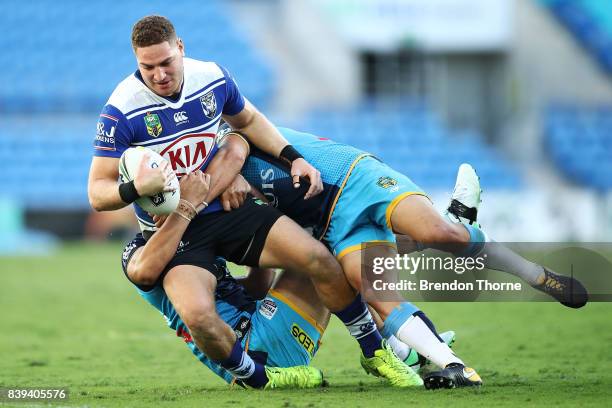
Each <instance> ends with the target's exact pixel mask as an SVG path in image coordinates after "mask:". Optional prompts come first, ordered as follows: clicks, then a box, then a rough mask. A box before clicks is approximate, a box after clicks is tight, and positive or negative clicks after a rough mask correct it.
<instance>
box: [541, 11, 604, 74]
mask: <svg viewBox="0 0 612 408" xmlns="http://www.w3.org/2000/svg"><path fill="white" fill-rule="evenodd" d="M540 3H542V4H543V5H545V6H546V7H548V8H549V9H550V10H551V12H552V13H553V14H554V15H555V16H556V17H557V18H558V19H559V21H560V22H561V23H562V24H564V25H565V26H566V27H567V28H568V29H569V30H570V31H571V32H572V33H573V34H574V36H575V37H576V39H577V40H578V42H579V43H580V44H582V45H583V46H584V47H585V48H586V49H587V50H589V52H590V53H591V54H592V55H593V56H594V57H595V58H596V59H597V61H598V62H599V64H600V65H601V66H602V67H603V69H605V70H606V71H607V72H612V7H610V2H608V1H604V0H540Z"/></svg>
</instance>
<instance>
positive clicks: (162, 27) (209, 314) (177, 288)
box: [88, 16, 422, 388]
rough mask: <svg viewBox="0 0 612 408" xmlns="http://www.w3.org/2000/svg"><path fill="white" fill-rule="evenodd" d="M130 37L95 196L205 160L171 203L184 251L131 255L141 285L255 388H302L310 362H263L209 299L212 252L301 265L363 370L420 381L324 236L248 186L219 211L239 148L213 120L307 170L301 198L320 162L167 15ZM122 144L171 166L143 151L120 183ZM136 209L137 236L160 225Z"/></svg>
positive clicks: (95, 175) (127, 195) (245, 260)
mask: <svg viewBox="0 0 612 408" xmlns="http://www.w3.org/2000/svg"><path fill="white" fill-rule="evenodd" d="M132 46H133V49H134V53H135V55H136V60H137V62H138V70H137V71H136V72H135V73H134V74H132V75H130V76H128V77H127V78H126V79H125V80H123V81H122V82H121V83H120V84H119V85H118V86H117V87H116V88H115V91H114V92H113V93H112V95H111V97H110V98H109V100H108V102H107V104H106V105H105V107H104V108H103V110H102V113H101V115H100V119H99V121H98V126H97V135H96V138H95V143H94V148H95V149H94V158H93V160H92V164H91V168H90V174H89V183H88V195H89V200H90V203H91V205H92V207H93V208H94V209H96V210H98V211H104V210H114V209H118V208H122V207H124V206H126V205H128V204H130V203H134V201H135V200H136V199H138V198H139V197H140V196H152V195H155V194H157V193H159V192H161V191H167V190H168V188H169V187H168V186H167V182H168V179H169V175H170V172H172V171H174V172H175V173H176V174H177V175H178V176H183V175H186V174H189V173H191V172H194V171H198V170H202V171H204V170H205V171H206V172H207V173H208V174H209V175H210V189H209V191H208V192H207V195H206V197H205V199H204V200H202V201H201V202H189V201H181V202H180V204H179V211H181V214H182V216H184V217H186V218H187V220H189V221H190V223H189V226H188V227H187V229H186V230H185V233H184V234H183V236H182V240H181V243H182V244H181V247H180V250H179V251H177V253H176V254H175V255H174V257H173V258H172V259H171V260H170V262H169V263H168V264H167V265H166V266H165V267H164V270H163V271H162V273H161V275H157V274H154V273H152V272H151V271H149V270H148V269H147V268H146V267H144V266H141V265H138V264H136V265H135V266H134V267H133V268H134V269H133V271H132V272H133V273H132V274H131V279H132V281H133V282H134V283H136V284H140V285H154V284H156V283H158V282H161V284H162V285H163V289H164V291H165V294H166V295H167V296H168V298H169V300H170V301H171V303H172V304H173V306H174V308H175V309H176V311H177V313H178V315H179V316H180V318H181V319H182V321H183V322H184V323H185V325H186V327H187V328H188V329H189V333H190V336H191V337H192V338H193V341H194V343H195V344H196V345H197V348H198V349H199V350H201V351H202V352H203V353H205V354H206V355H207V357H208V358H209V359H210V360H211V361H213V362H215V363H217V364H218V365H219V366H220V367H222V368H223V369H225V370H227V371H228V372H229V373H230V374H231V375H233V376H234V377H235V378H237V379H239V380H240V381H241V382H242V383H244V384H246V385H248V386H250V387H254V388H263V387H271V386H273V387H282V386H301V387H307V386H313V385H319V384H321V382H322V378H321V376H320V374H317V373H318V372H313V371H312V370H308V369H304V368H302V369H299V370H298V369H291V368H286V369H282V370H268V369H266V368H265V367H264V364H262V363H261V362H257V361H254V360H253V359H252V358H251V357H250V356H249V355H248V354H247V353H246V352H245V351H244V347H245V343H244V339H240V338H239V336H236V334H235V333H234V330H232V327H230V326H229V325H228V324H227V323H226V322H225V321H223V320H222V319H221V318H219V316H218V314H217V311H216V308H215V289H216V286H217V279H219V278H221V277H222V276H221V274H222V271H220V270H219V269H218V268H217V267H216V265H215V258H216V256H217V255H221V256H223V257H224V258H226V259H228V260H230V261H233V262H236V263H239V264H244V265H249V266H263V267H281V268H286V269H290V270H296V271H300V272H302V273H304V274H305V275H307V276H308V277H309V278H310V279H311V280H312V281H313V284H314V286H315V287H316V290H317V292H318V294H319V296H320V298H321V300H322V302H323V303H324V304H325V306H326V307H327V308H328V309H329V310H330V311H331V312H332V313H333V314H335V315H336V316H338V318H340V320H342V321H343V323H344V324H345V325H346V326H347V328H348V329H349V332H350V333H351V335H352V336H353V337H354V338H355V339H356V340H357V341H358V343H359V345H360V347H361V350H362V365H364V367H367V370H368V371H369V372H371V373H373V374H375V375H379V376H382V377H384V378H386V379H387V380H388V381H389V382H390V383H391V384H392V385H394V386H402V387H406V386H415V385H421V384H422V381H421V379H420V378H419V377H418V376H417V375H416V373H414V372H413V371H412V370H410V369H406V366H405V365H404V364H402V363H401V361H399V360H398V359H397V357H396V356H395V354H394V353H393V352H392V350H391V348H390V347H389V346H388V345H387V344H386V342H385V341H383V339H382V337H381V335H380V333H379V332H378V330H377V329H376V326H375V324H374V322H373V320H372V316H371V315H370V313H369V312H368V310H367V308H366V306H365V304H364V303H363V301H362V299H361V297H360V296H359V295H358V294H356V292H355V291H354V290H353V289H352V288H351V286H350V285H349V283H348V282H347V280H346V278H345V276H344V274H343V272H342V270H341V268H340V265H339V264H338V263H337V262H336V261H335V259H334V258H333V256H331V254H329V252H328V251H327V250H326V249H325V247H324V246H323V245H322V244H320V243H318V242H317V241H315V240H314V239H313V238H312V237H310V236H309V235H308V234H307V233H305V232H304V231H303V230H302V229H301V228H300V227H299V226H298V225H297V224H295V223H294V222H293V221H291V220H290V219H289V218H287V217H285V216H283V215H282V214H281V213H280V212H278V211H277V210H276V209H274V208H273V207H271V206H268V205H265V204H264V203H263V202H261V201H259V200H256V199H255V198H253V197H249V198H248V199H247V200H246V201H245V204H244V205H243V206H241V207H240V208H239V209H238V210H236V211H232V212H230V213H225V212H223V211H221V210H222V207H221V205H220V204H219V200H218V199H217V196H218V195H219V194H220V193H221V192H222V191H223V190H224V189H225V188H226V187H227V186H228V185H229V184H230V183H231V181H232V180H233V179H234V177H235V176H236V174H237V173H238V171H239V170H240V168H241V167H242V164H243V161H244V157H239V156H238V157H235V156H232V155H226V154H223V153H220V154H217V150H218V149H217V145H216V143H215V138H216V131H217V128H218V125H219V121H220V119H221V118H223V119H224V120H225V121H227V122H228V123H229V124H230V125H231V126H232V127H233V128H234V129H236V130H239V131H242V132H244V133H246V134H248V135H249V138H250V142H251V143H253V144H254V145H255V146H257V147H258V148H259V149H261V150H262V151H264V152H266V153H268V154H270V155H271V156H272V157H276V158H280V159H282V160H284V161H286V162H287V163H288V164H289V165H290V169H291V170H290V172H291V176H292V178H293V181H294V182H295V183H296V187H299V178H300V177H303V178H304V179H305V180H307V181H308V182H309V183H310V187H309V189H308V192H307V193H306V195H305V197H304V198H306V199H308V198H310V197H313V196H315V195H316V194H318V193H319V192H320V191H321V190H322V183H321V179H320V173H319V172H318V171H317V170H316V169H314V168H313V167H312V166H311V165H310V164H308V163H307V162H306V161H305V160H304V159H303V157H302V156H301V155H300V154H299V152H297V151H296V150H295V149H294V148H293V147H292V146H291V145H289V143H288V142H287V141H286V140H285V139H284V138H283V137H282V136H281V135H280V133H279V132H278V131H277V130H276V128H275V127H274V126H273V125H272V124H271V123H270V122H269V121H268V120H267V119H266V117H265V116H264V115H263V114H261V113H260V112H259V111H257V109H256V108H255V107H254V106H253V105H251V104H250V103H249V102H248V101H247V100H245V98H244V97H243V96H242V95H241V94H240V91H239V90H238V87H237V85H236V83H235V82H234V80H233V79H232V77H231V76H230V75H229V73H228V72H227V71H226V70H225V69H223V68H222V67H220V66H219V65H217V64H215V63H212V62H203V61H197V60H194V59H189V58H184V52H185V49H184V45H183V43H182V41H181V40H180V39H179V38H178V37H177V35H176V33H175V30H174V27H173V26H172V23H171V22H170V21H169V20H168V19H166V18H164V17H161V16H147V17H144V18H142V19H140V20H139V21H138V22H137V23H136V24H135V25H134V28H133V30H132ZM130 146H146V147H149V148H151V149H153V150H155V151H157V152H158V153H160V154H161V155H162V156H163V157H165V158H166V159H167V160H168V162H169V163H170V165H169V166H162V167H161V168H158V169H147V168H146V166H145V165H144V161H143V165H141V168H140V171H139V172H138V174H137V175H136V176H135V179H134V180H133V181H131V182H126V183H122V184H120V185H118V184H117V178H118V162H119V157H120V156H121V154H122V153H123V152H124V151H125V150H126V149H127V148H129V147H130ZM134 208H135V211H136V216H137V218H138V221H139V223H140V226H141V229H142V231H143V236H144V239H145V240H146V239H150V238H151V237H152V236H154V234H155V230H156V228H155V224H154V222H153V220H152V218H151V217H150V216H149V215H148V214H147V213H146V212H144V211H143V210H142V208H140V207H139V206H138V205H137V204H135V203H134ZM315 371H316V370H315ZM271 384H272V385H271Z"/></svg>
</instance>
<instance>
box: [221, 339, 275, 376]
mask: <svg viewBox="0 0 612 408" xmlns="http://www.w3.org/2000/svg"><path fill="white" fill-rule="evenodd" d="M219 364H220V365H221V367H223V368H225V369H226V370H227V371H229V372H230V373H232V375H233V376H234V377H236V378H237V379H238V380H240V381H242V382H243V383H245V384H246V385H248V386H250V387H253V388H263V387H264V386H265V385H266V384H267V383H268V376H267V375H266V370H265V368H264V366H263V365H261V364H258V363H256V362H255V361H253V359H252V358H251V357H250V356H249V355H248V354H247V353H246V352H245V351H244V349H243V348H242V344H240V341H239V340H238V339H236V343H234V347H233V348H232V352H231V353H230V355H229V357H228V358H227V359H225V360H223V361H220V362H219Z"/></svg>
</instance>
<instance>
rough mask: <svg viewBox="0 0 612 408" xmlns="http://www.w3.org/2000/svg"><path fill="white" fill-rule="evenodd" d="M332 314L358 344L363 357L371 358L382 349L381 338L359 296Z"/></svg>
mask: <svg viewBox="0 0 612 408" xmlns="http://www.w3.org/2000/svg"><path fill="white" fill-rule="evenodd" d="M334 314H335V315H336V316H338V318H339V319H340V320H342V323H344V325H345V326H346V327H347V329H348V330H349V332H350V333H351V336H353V337H354V338H355V340H357V342H359V346H360V347H361V351H362V352H363V355H364V356H366V357H373V356H374V352H375V351H376V350H378V349H380V348H381V347H382V337H381V336H380V333H379V332H378V329H377V328H376V324H375V323H374V320H372V315H371V314H370V311H369V310H368V308H367V307H366V305H365V303H363V300H361V295H357V297H356V298H355V300H353V301H352V302H351V304H349V305H348V306H347V307H345V308H344V309H343V310H340V311H339V312H334Z"/></svg>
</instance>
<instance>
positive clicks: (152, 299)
mask: <svg viewBox="0 0 612 408" xmlns="http://www.w3.org/2000/svg"><path fill="white" fill-rule="evenodd" d="M139 293H140V295H141V296H142V297H143V298H145V300H147V302H149V303H150V304H152V305H153V306H154V307H155V308H156V309H158V310H159V311H160V312H162V314H163V315H164V317H165V319H166V322H167V324H168V326H169V327H170V328H171V329H173V330H175V331H176V334H177V336H179V337H182V338H183V340H184V341H185V343H186V344H187V346H188V347H189V348H190V349H191V351H192V352H193V354H194V355H195V356H196V357H197V358H198V359H199V360H200V361H201V362H202V363H203V364H204V365H206V366H207V367H208V368H210V369H211V370H212V371H213V372H214V373H215V374H217V375H218V376H220V377H221V378H223V379H224V380H225V381H227V382H228V383H231V382H233V380H234V378H233V376H232V375H231V373H229V372H228V371H227V370H225V369H224V368H223V367H221V366H220V365H219V364H217V363H215V362H213V361H211V360H210V359H208V357H206V355H205V354H204V353H202V352H201V351H200V350H199V349H198V348H197V347H196V345H195V343H194V342H193V339H192V338H191V335H190V334H189V330H188V329H187V327H186V326H185V324H184V323H183V321H182V320H181V318H180V316H179V315H178V313H177V312H176V310H175V309H174V307H173V306H172V304H171V303H170V300H169V299H168V297H167V296H166V293H165V291H164V290H163V288H162V287H161V285H157V286H156V287H155V288H153V289H152V290H150V291H148V292H144V291H142V290H139ZM216 306H217V313H218V314H219V316H220V317H221V318H222V319H223V320H224V321H225V322H226V323H227V324H228V325H229V326H230V327H232V328H233V329H234V332H235V333H236V335H237V336H238V338H240V339H241V342H242V347H244V349H245V350H246V351H247V352H248V354H249V355H250V356H251V357H252V358H253V360H255V361H257V362H259V363H261V364H264V365H267V366H270V367H291V366H296V365H308V364H309V363H310V360H311V359H312V357H313V356H314V355H315V353H316V352H317V350H318V348H319V342H320V339H321V335H322V334H323V330H322V328H321V327H320V326H319V325H318V324H317V323H316V321H315V320H314V319H312V318H311V317H310V316H308V315H306V314H305V313H304V312H302V311H301V310H300V309H299V308H298V307H297V306H295V305H294V304H293V303H292V302H291V301H290V300H289V299H287V298H286V297H284V296H283V295H282V294H281V293H278V292H276V291H274V290H273V289H272V290H270V292H268V296H266V298H264V299H263V300H259V301H257V302H255V301H253V302H252V305H250V306H252V307H248V305H247V307H244V305H242V306H241V308H242V310H239V309H237V308H236V307H235V306H234V305H232V304H230V303H228V302H226V301H224V300H217V302H216Z"/></svg>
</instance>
